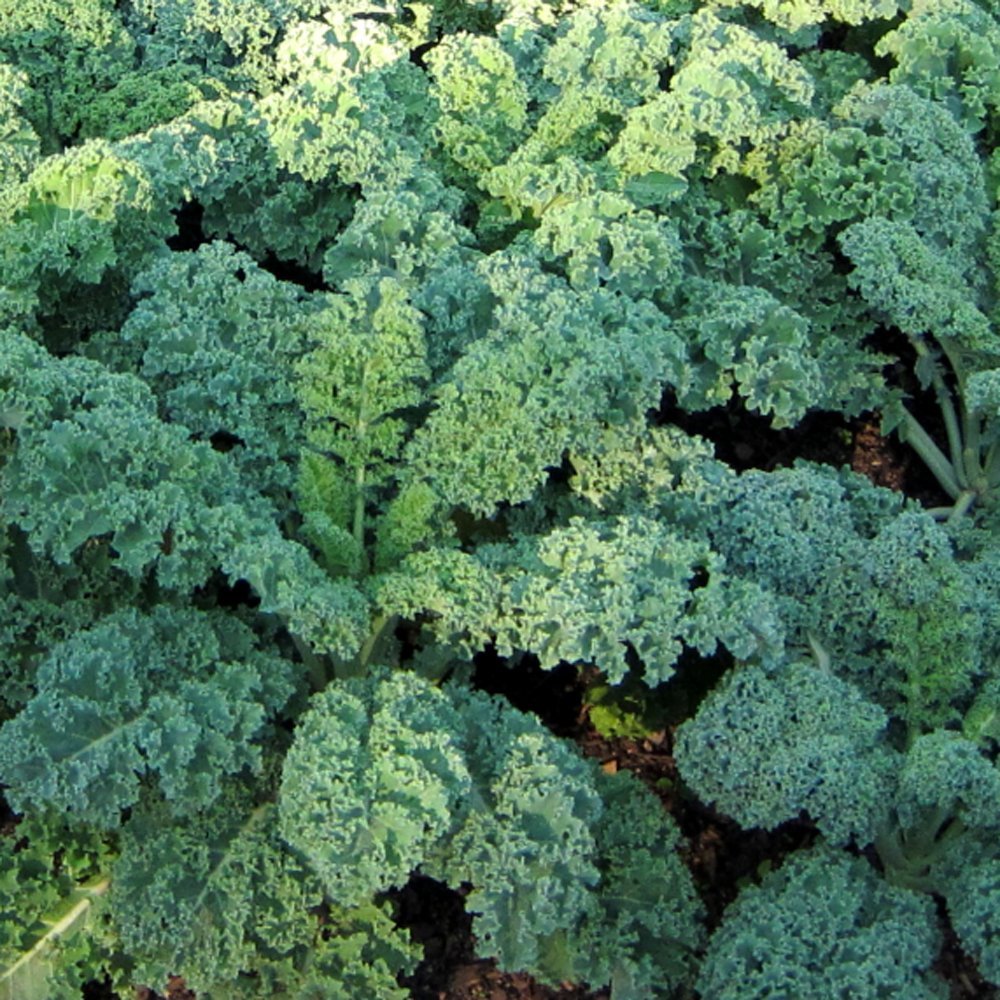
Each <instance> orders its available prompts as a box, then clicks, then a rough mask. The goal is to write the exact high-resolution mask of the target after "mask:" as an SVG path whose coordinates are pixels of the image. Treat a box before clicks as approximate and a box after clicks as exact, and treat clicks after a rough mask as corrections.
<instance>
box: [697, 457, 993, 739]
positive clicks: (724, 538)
mask: <svg viewBox="0 0 1000 1000" xmlns="http://www.w3.org/2000/svg"><path fill="white" fill-rule="evenodd" d="M709 524H710V527H709V536H710V539H711V544H712V547H713V548H714V549H715V550H716V551H717V552H718V553H719V554H720V555H721V556H722V557H723V558H724V560H725V565H726V569H727V572H728V573H729V574H730V575H731V576H735V577H749V578H750V579H751V580H753V581H754V582H755V583H757V584H758V585H759V586H761V587H762V588H764V589H765V590H766V591H768V592H769V593H771V594H773V595H774V597H775V599H776V602H777V605H778V613H779V617H780V619H781V620H782V621H783V623H784V625H785V627H786V628H787V630H788V633H789V638H790V640H791V643H792V645H793V646H797V647H798V648H799V649H802V650H804V649H806V648H808V646H809V644H810V642H811V641H812V640H813V639H815V640H816V641H817V642H819V643H820V645H821V646H822V647H823V648H824V649H826V650H827V651H828V652H829V654H830V658H831V661H832V663H833V665H834V669H835V671H836V672H837V673H838V674H840V675H842V676H845V677H846V678H848V679H850V680H851V681H853V682H854V683H856V684H858V686H859V687H861V688H862V690H864V691H865V693H866V694H867V695H868V696H869V697H871V698H874V699H875V700H876V701H878V702H879V703H880V704H881V705H883V706H884V707H885V708H886V709H888V710H889V711H890V712H892V714H893V715H895V716H897V717H899V718H901V719H903V720H904V721H905V722H906V723H907V725H908V727H910V728H911V729H912V730H913V731H914V732H919V731H922V730H924V729H933V728H935V727H936V726H939V725H942V724H945V723H954V722H955V721H957V720H958V719H959V718H960V717H961V714H962V713H963V712H964V710H965V709H966V708H967V707H968V702H969V700H970V698H971V696H972V692H973V688H974V686H975V683H976V679H977V678H978V677H979V676H980V675H981V674H982V673H984V672H986V671H987V669H988V664H989V663H990V662H991V657H992V652H991V651H992V650H993V649H994V646H995V639H993V638H991V637H990V636H991V631H990V626H989V622H990V620H991V612H989V611H988V610H987V608H986V605H984V604H983V603H982V602H981V595H982V597H985V595H987V594H992V593H994V592H995V586H996V583H995V574H993V576H991V575H990V574H989V572H988V566H985V565H980V563H981V560H980V559H979V558H978V557H977V558H975V559H965V560H962V561H958V560H956V558H955V555H956V553H955V548H954V545H953V543H952V541H951V539H950V538H949V536H948V534H947V532H946V531H945V529H944V528H943V527H942V526H941V525H938V524H936V523H935V522H934V520H933V519H932V518H931V517H930V516H929V515H928V514H927V513H926V512H923V511H918V510H916V509H907V508H904V506H903V505H902V504H901V502H900V498H899V496H898V495H896V494H893V493H891V492H890V491H888V490H882V489H878V488H876V487H873V486H872V485H871V484H870V483H868V482H867V481H866V480H864V479H862V478H861V477H859V476H855V475H853V474H840V475H838V474H835V473H831V472H830V471H829V470H824V469H823V468H821V467H810V466H809V465H807V464H800V465H797V466H796V467H795V468H793V469H780V470H776V471H775V472H772V473H763V472H758V471H751V472H747V473H744V474H743V475H742V476H740V477H738V478H734V479H733V480H732V481H731V483H730V487H729V490H728V499H726V500H723V501H722V502H721V503H720V504H719V506H718V507H716V508H715V513H713V515H712V516H711V517H710V518H709ZM988 603H989V601H988V599H987V601H986V604H988Z"/></svg>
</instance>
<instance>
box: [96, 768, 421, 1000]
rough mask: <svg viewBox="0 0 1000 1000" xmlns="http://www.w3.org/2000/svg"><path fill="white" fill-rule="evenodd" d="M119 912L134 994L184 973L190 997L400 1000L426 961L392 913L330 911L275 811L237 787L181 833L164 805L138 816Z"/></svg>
mask: <svg viewBox="0 0 1000 1000" xmlns="http://www.w3.org/2000/svg"><path fill="white" fill-rule="evenodd" d="M111 902H112V911H113V914H114V918H115V924H116V928H117V931H118V933H119V934H120V936H121V940H122V942H123V943H124V945H125V947H126V948H127V949H128V951H129V954H130V955H131V956H132V958H133V961H134V969H133V970H132V974H131V977H130V978H131V982H132V984H134V983H135V982H136V981H139V982H144V983H149V984H152V985H153V986H154V987H156V988H160V989H163V988H164V987H165V985H166V982H167V979H168V977H169V976H171V975H174V974H175V973H176V971H177V970H178V969H183V970H184V978H185V981H186V982H187V984H188V986H189V987H191V988H192V989H194V990H197V991H198V993H199V994H200V995H201V994H204V995H206V996H209V995H210V996H212V997H218V998H219V1000H270V998H272V997H277V996H296V997H299V996H301V997H319V996H323V997H332V996H345V997H346V996H365V997H369V996H370V997H372V998H375V1000H403V998H404V997H405V996H406V994H405V992H404V991H403V990H401V989H400V988H399V987H398V985H397V976H399V975H400V974H405V973H409V972H412V971H413V969H414V967H415V965H416V961H417V957H418V954H419V949H417V948H416V947H415V946H414V945H412V944H410V942H409V941H408V940H407V939H406V937H405V936H404V935H403V934H402V933H400V932H399V931H398V930H397V929H396V928H395V927H394V926H393V924H392V921H391V919H390V917H389V914H388V913H387V912H385V909H384V908H383V907H381V906H379V905H376V904H374V903H372V902H370V901H367V900H366V901H364V902H363V903H362V904H361V905H359V906H357V907H347V906H344V905H343V904H342V903H341V902H340V901H339V900H337V899H333V900H332V901H331V902H330V904H329V905H325V903H324V894H323V890H322V887H321V885H320V883H319V881H318V880H317V879H316V878H315V876H314V875H313V874H312V872H311V870H310V869H309V868H308V866H307V865H305V864H304V863H303V862H302V861H301V860H300V859H299V858H298V857H297V856H296V855H295V854H294V853H292V852H290V851H289V850H288V849H287V847H286V846H285V845H284V844H283V842H282V840H281V838H280V836H279V834H278V830H277V817H276V808H275V806H274V805H272V804H270V803H263V804H258V803H255V801H254V799H253V797H252V796H251V795H250V794H249V792H248V790H247V789H245V788H243V787H240V786H239V785H235V784H229V785H228V786H227V787H226V789H225V790H224V793H223V795H222V797H221V798H220V799H219V801H218V802H217V803H216V805H215V806H213V807H212V808H211V809H210V810H208V811H206V812H204V813H202V814H200V815H198V816H195V817H192V818H191V820H190V821H189V822H188V823H187V824H185V825H183V826H179V825H177V824H175V823H172V822H171V821H170V819H169V817H168V816H167V815H165V813H164V810H163V809H162V807H159V806H157V805H155V804H152V803H144V804H143V805H142V806H141V807H140V808H139V809H137V810H136V812H135V814H134V815H133V817H132V818H131V819H130V820H129V821H128V822H127V823H126V825H125V827H124V829H123V831H122V847H121V857H120V858H119V860H118V861H117V863H116V864H115V866H114V870H113V882H112V890H111ZM122 985H123V987H124V986H125V984H124V983H123V984H122Z"/></svg>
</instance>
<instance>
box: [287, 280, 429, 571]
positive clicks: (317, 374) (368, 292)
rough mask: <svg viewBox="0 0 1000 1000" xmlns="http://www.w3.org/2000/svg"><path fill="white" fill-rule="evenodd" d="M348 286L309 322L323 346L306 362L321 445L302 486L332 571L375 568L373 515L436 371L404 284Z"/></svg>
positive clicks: (308, 518) (310, 528)
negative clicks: (370, 543)
mask: <svg viewBox="0 0 1000 1000" xmlns="http://www.w3.org/2000/svg"><path fill="white" fill-rule="evenodd" d="M344 292H345V294H342V295H337V296H333V295H331V296H329V297H328V299H327V303H326V308H325V309H323V311H322V312H320V313H319V314H318V315H317V316H316V317H315V318H314V319H313V320H312V321H311V322H310V323H309V324H308V325H307V326H305V327H304V328H303V329H304V332H305V334H306V336H307V337H308V339H309V340H311V341H312V342H313V343H315V345H316V346H315V347H314V349H313V350H312V351H311V352H310V353H309V354H307V355H306V356H305V357H304V358H303V359H302V360H301V361H300V362H299V364H298V365H297V366H296V371H297V374H298V378H299V384H298V397H299V400H300V402H301V404H302V408H303V409H304V410H305V413H306V418H307V427H306V439H307V441H308V444H309V447H310V448H311V449H312V451H311V452H310V453H308V454H306V455H304V457H303V467H302V470H301V473H300V491H299V492H300V498H301V500H300V509H301V510H302V513H303V516H304V519H305V529H306V532H307V533H308V534H309V536H310V537H311V539H312V540H313V541H314V542H316V544H317V545H318V546H319V548H320V550H321V551H322V552H323V553H324V557H325V561H326V563H327V567H328V569H330V570H331V572H335V571H337V570H341V569H346V570H348V571H349V572H352V573H354V574H359V573H361V572H364V571H365V570H367V568H368V558H367V553H366V550H365V542H366V530H367V521H368V518H369V517H370V516H371V513H372V512H373V511H375V512H378V511H379V509H380V508H381V507H383V506H384V504H385V501H386V499H387V497H388V494H389V488H391V486H392V485H393V484H394V481H395V478H396V471H395V470H396V467H397V466H398V461H399V456H400V453H401V451H402V449H403V445H404V442H405V440H406V437H407V436H408V434H409V432H410V424H409V422H408V420H407V419H406V412H407V411H408V410H413V409H415V408H416V407H417V406H418V405H419V404H420V402H421V401H422V399H423V393H422V391H421V390H422V388H423V386H424V385H425V383H426V381H427V379H428V377H429V374H430V373H429V371H428V370H427V365H426V362H425V345H424V332H423V326H422V323H421V316H420V313H419V312H418V310H416V309H415V308H414V307H413V306H412V305H411V304H410V302H409V301H408V298H407V295H406V290H405V288H404V287H403V286H402V285H401V283H400V282H399V281H396V280H393V279H391V278H382V279H381V280H378V281H376V280H372V279H369V280H363V279H351V280H349V281H348V282H347V285H346V287H345V289H344ZM328 466H332V468H330V467H328ZM320 483H322V488H320Z"/></svg>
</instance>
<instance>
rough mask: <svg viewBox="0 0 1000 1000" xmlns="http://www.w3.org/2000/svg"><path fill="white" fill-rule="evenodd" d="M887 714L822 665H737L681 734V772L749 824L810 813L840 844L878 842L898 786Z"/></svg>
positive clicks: (720, 806) (703, 793)
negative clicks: (772, 669)
mask: <svg viewBox="0 0 1000 1000" xmlns="http://www.w3.org/2000/svg"><path fill="white" fill-rule="evenodd" d="M887 721H888V720H887V719H886V716H885V714H884V713H883V712H882V711H881V710H880V709H879V708H877V707H876V706H875V705H872V704H871V703H870V702H867V701H866V700H865V699H864V698H863V696H862V695H861V693H860V692H859V691H858V690H857V689H856V688H853V687H852V686H851V685H850V684H847V683H845V682H844V681H842V680H841V679H840V678H838V677H836V676H835V675H834V674H832V673H831V672H830V671H829V670H828V669H825V668H824V667H823V666H822V665H813V664H808V663H797V664H790V665H788V666H785V667H782V668H780V670H779V671H778V672H777V673H776V674H775V675H774V676H769V675H768V674H767V673H766V672H765V671H763V670H761V669H760V668H759V667H752V666H748V667H743V668H741V669H738V670H736V671H735V672H734V673H733V674H732V675H731V676H728V677H726V678H725V679H724V680H723V682H722V683H721V684H720V685H719V686H718V687H717V688H716V689H715V690H714V691H713V692H712V693H711V694H710V695H709V697H708V698H707V699H706V700H705V701H704V702H703V703H702V705H701V707H700V708H699V710H698V714H697V715H696V716H695V718H694V719H693V720H691V721H689V722H686V723H685V724H684V725H683V726H681V728H680V729H679V730H678V732H677V744H676V747H675V753H676V757H677V766H678V768H679V770H680V774H681V777H682V778H683V779H684V781H685V782H687V783H688V784H689V785H691V787H692V788H694V790H695V791H696V792H697V793H698V796H699V797H700V798H701V799H703V800H704V801H707V802H712V803H714V804H715V805H716V806H717V807H718V809H719V810H720V811H722V812H723V813H725V814H727V815H730V816H732V817H733V818H734V819H736V820H737V822H739V823H740V825H742V826H746V827H764V828H767V829H771V828H773V827H776V826H778V825H779V824H780V823H783V822H784V821H785V820H789V819H794V818H795V817H796V816H798V815H799V813H800V812H801V811H805V812H807V813H808V814H809V817H810V818H811V819H812V820H813V821H814V822H815V823H816V825H817V827H819V829H820V830H821V831H822V832H823V834H824V836H826V837H827V838H828V839H829V840H830V841H831V843H834V844H845V843H847V842H849V841H850V840H851V839H852V838H857V840H858V842H859V843H862V844H866V843H870V842H871V841H872V840H873V839H874V837H875V831H876V826H877V824H878V822H879V819H880V817H881V810H882V807H883V803H884V802H885V799H886V795H887V793H888V791H889V790H890V788H891V787H892V783H891V776H892V769H893V765H894V763H895V760H894V754H893V753H892V751H891V750H890V749H889V748H888V747H887V746H885V744H884V739H883V737H884V730H885V727H886V723H887Z"/></svg>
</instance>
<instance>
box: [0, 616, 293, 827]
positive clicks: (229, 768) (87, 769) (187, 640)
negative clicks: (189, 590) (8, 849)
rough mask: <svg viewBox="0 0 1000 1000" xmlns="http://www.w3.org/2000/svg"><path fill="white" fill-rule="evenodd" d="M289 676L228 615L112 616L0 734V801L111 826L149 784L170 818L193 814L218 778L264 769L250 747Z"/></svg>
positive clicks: (50, 661)
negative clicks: (0, 795)
mask: <svg viewBox="0 0 1000 1000" xmlns="http://www.w3.org/2000/svg"><path fill="white" fill-rule="evenodd" d="M296 672H297V671H296V668H295V667H294V666H293V665H292V664H291V663H290V662H288V661H285V660H282V659H280V658H278V657H276V656H274V655H271V654H266V653H263V652H261V651H260V650H258V649H257V648H256V643H255V640H254V637H253V634H252V633H251V632H250V630H249V629H248V628H247V627H246V626H244V625H242V624H240V623H239V622H238V621H236V620H235V619H232V618H222V617H220V616H217V615H209V614H206V613H202V612H197V611H194V610H179V609H176V608H171V607H167V606H161V607H158V608H156V609H154V611H153V612H152V613H151V614H150V615H148V616H147V615H142V614H139V613H138V612H136V611H134V610H133V609H127V610H124V611H120V612H116V613H114V614H112V615H109V616H108V617H107V618H105V619H104V620H103V621H101V622H99V623H98V624H96V625H94V626H93V627H92V628H90V629H86V630H84V631H81V632H78V633H77V634H76V635H74V636H72V637H71V638H69V639H67V640H66V641H65V642H62V643H59V644H57V645H56V646H54V647H53V648H52V649H51V650H50V651H49V653H48V655H47V656H46V657H45V659H44V660H43V661H42V663H41V664H40V666H39V668H38V673H37V675H36V678H35V688H36V693H35V695H34V697H33V698H31V699H30V700H29V701H28V703H27V705H26V706H25V707H24V709H23V710H22V711H21V712H20V713H19V714H18V715H17V716H16V717H15V718H14V719H12V720H10V721H8V722H6V723H4V725H3V727H2V728H0V775H2V780H3V782H4V783H5V784H6V785H7V786H9V790H8V792H7V797H8V799H9V801H10V802H11V804H12V806H13V807H14V808H15V809H16V810H18V811H19V812H23V811H25V810H28V809H39V808H41V807H44V806H53V807H55V808H57V809H60V810H62V811H63V812H65V813H67V814H72V815H74V816H78V817H80V818H82V819H84V820H87V821H89V822H93V823H97V824H101V825H103V826H107V827H113V826H116V825H117V823H118V820H119V817H120V813H121V810H122V809H126V808H128V807H130V806H132V805H134V804H135V802H136V801H137V800H138V798H139V791H140V785H141V781H142V779H143V778H150V779H152V780H153V781H155V783H156V784H157V785H158V787H159V788H160V790H161V791H162V793H163V795H164V796H165V798H166V799H167V800H168V801H169V802H170V804H171V808H172V811H173V812H174V813H175V814H176V815H182V814H184V813H191V812H193V811H195V810H197V809H198V808H200V807H202V806H205V805H208V804H210V803H211V802H212V801H214V799H215V798H216V797H217V796H218V795H219V790H220V780H221V778H222V777H223V776H224V775H226V774H234V773H236V772H238V771H240V770H242V769H243V768H251V769H256V768H259V767H260V762H261V756H260V748H259V746H258V745H257V741H258V739H259V738H260V737H261V735H262V734H263V732H264V729H265V726H266V724H267V722H268V719H269V718H272V717H273V716H274V715H275V714H276V713H277V712H278V711H279V710H280V709H281V707H282V706H283V705H284V704H285V702H286V701H287V700H288V699H289V697H290V696H291V694H292V693H293V691H294V689H295V687H296V678H295V674H296Z"/></svg>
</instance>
